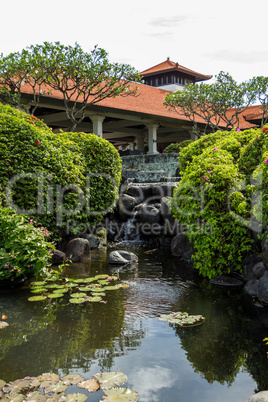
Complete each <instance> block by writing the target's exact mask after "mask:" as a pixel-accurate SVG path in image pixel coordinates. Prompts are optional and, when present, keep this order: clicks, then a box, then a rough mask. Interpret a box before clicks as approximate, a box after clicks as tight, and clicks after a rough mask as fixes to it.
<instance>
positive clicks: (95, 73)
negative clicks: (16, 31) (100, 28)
mask: <svg viewBox="0 0 268 402" xmlns="http://www.w3.org/2000/svg"><path fill="white" fill-rule="evenodd" d="M137 82H140V76H139V74H138V72H137V71H136V70H135V69H134V68H133V67H131V66H130V65H128V64H118V63H111V62H110V61H109V60H108V53H107V52H106V51H105V50H104V49H101V48H98V47H97V46H95V47H94V49H93V50H92V51H91V52H84V51H83V49H82V48H81V46H80V45H78V44H77V43H76V44H75V45H74V46H65V45H62V44H61V43H60V42H55V43H49V42H44V43H43V44H42V45H32V46H30V47H28V48H27V49H25V50H23V51H22V52H20V53H19V52H18V53H12V54H10V55H8V56H6V57H4V56H3V55H1V57H0V94H2V97H3V98H4V100H6V101H7V102H8V103H13V104H16V105H18V106H19V107H21V108H24V109H25V103H24V99H23V95H24V93H25V88H26V86H28V88H29V87H31V94H32V96H33V106H34V109H35V108H36V107H37V105H38V103H39V100H40V96H43V95H49V94H50V95H53V93H54V91H58V92H59V93H60V94H61V96H62V99H63V103H64V106H65V111H66V114H67V117H68V119H69V120H70V123H71V124H70V128H69V131H73V130H74V129H75V128H76V126H77V125H78V124H79V123H81V122H82V121H83V119H84V118H85V110H86V107H87V106H88V105H89V104H95V103H98V102H100V101H101V100H103V99H105V98H111V97H115V96H118V95H120V96H129V95H136V92H137V87H136V85H135V83H137ZM25 85H26V86H25ZM34 109H33V111H34ZM33 111H31V112H33Z"/></svg>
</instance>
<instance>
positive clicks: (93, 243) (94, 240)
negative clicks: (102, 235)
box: [82, 233, 100, 250]
mask: <svg viewBox="0 0 268 402" xmlns="http://www.w3.org/2000/svg"><path fill="white" fill-rule="evenodd" d="M82 238H83V239H87V240H88V241H89V244H90V249H91V250H93V249H95V248H98V247H99V245H100V239H99V238H98V236H95V235H93V234H90V233H86V234H84V235H82Z"/></svg>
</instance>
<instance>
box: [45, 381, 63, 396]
mask: <svg viewBox="0 0 268 402" xmlns="http://www.w3.org/2000/svg"><path fill="white" fill-rule="evenodd" d="M67 388H68V385H67V384H64V383H63V382H62V381H59V382H57V383H56V384H50V385H48V386H47V387H46V388H45V393H46V394H48V393H49V392H54V393H56V394H60V393H61V392H64V391H66V389H67Z"/></svg>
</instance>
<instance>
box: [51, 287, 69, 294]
mask: <svg viewBox="0 0 268 402" xmlns="http://www.w3.org/2000/svg"><path fill="white" fill-rule="evenodd" d="M66 292H68V289H64V288H63V289H55V290H53V293H66Z"/></svg>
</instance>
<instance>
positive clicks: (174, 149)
mask: <svg viewBox="0 0 268 402" xmlns="http://www.w3.org/2000/svg"><path fill="white" fill-rule="evenodd" d="M192 142H193V140H184V141H182V142H177V143H173V144H169V145H168V146H167V147H166V148H165V154H167V153H171V152H175V153H179V152H180V150H181V149H182V148H185V147H187V146H188V145H189V144H191V143H192Z"/></svg>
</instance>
